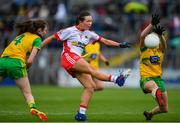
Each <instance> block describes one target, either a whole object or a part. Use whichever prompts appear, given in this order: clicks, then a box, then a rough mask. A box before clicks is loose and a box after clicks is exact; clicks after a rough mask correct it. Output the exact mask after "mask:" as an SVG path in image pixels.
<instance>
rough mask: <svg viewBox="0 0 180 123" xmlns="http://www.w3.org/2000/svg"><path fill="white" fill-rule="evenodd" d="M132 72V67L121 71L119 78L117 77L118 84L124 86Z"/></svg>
mask: <svg viewBox="0 0 180 123" xmlns="http://www.w3.org/2000/svg"><path fill="white" fill-rule="evenodd" d="M130 74H131V69H127V70H125V71H123V72H121V73H120V75H119V76H118V78H117V79H116V84H118V85H119V86H123V85H124V83H125V81H126V79H127V77H128V76H129V75H130Z"/></svg>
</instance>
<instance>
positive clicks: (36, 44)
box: [33, 38, 42, 49]
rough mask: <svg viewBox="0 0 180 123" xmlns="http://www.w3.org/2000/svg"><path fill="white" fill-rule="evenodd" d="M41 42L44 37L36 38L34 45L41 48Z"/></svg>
mask: <svg viewBox="0 0 180 123" xmlns="http://www.w3.org/2000/svg"><path fill="white" fill-rule="evenodd" d="M41 43H42V39H41V38H36V39H35V40H34V41H33V47H36V48H37V49H41Z"/></svg>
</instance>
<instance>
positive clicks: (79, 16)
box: [76, 11, 91, 25]
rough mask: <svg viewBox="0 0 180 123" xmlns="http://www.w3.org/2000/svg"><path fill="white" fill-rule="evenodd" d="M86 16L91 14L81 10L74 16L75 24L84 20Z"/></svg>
mask: <svg viewBox="0 0 180 123" xmlns="http://www.w3.org/2000/svg"><path fill="white" fill-rule="evenodd" d="M86 16H91V14H90V13H89V12H88V11H82V12H81V13H80V14H79V15H78V16H77V18H76V25H78V24H79V22H80V21H84V19H85V17H86Z"/></svg>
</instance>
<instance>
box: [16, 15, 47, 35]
mask: <svg viewBox="0 0 180 123" xmlns="http://www.w3.org/2000/svg"><path fill="white" fill-rule="evenodd" d="M47 25H48V23H47V22H46V21H45V20H41V19H31V20H27V21H24V22H16V23H15V28H16V30H17V35H20V34H22V33H25V32H30V33H33V34H37V35H39V34H38V32H37V30H38V29H39V28H41V29H44V28H45V27H46V26H47Z"/></svg>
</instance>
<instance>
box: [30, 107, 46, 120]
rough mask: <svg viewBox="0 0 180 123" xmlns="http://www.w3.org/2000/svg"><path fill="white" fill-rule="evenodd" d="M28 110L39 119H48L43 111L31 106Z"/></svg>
mask: <svg viewBox="0 0 180 123" xmlns="http://www.w3.org/2000/svg"><path fill="white" fill-rule="evenodd" d="M30 112H31V114H32V115H35V116H38V117H39V118H40V120H41V121H46V120H47V119H48V118H47V116H46V114H45V113H43V112H41V111H39V110H37V109H35V108H31V110H30Z"/></svg>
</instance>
